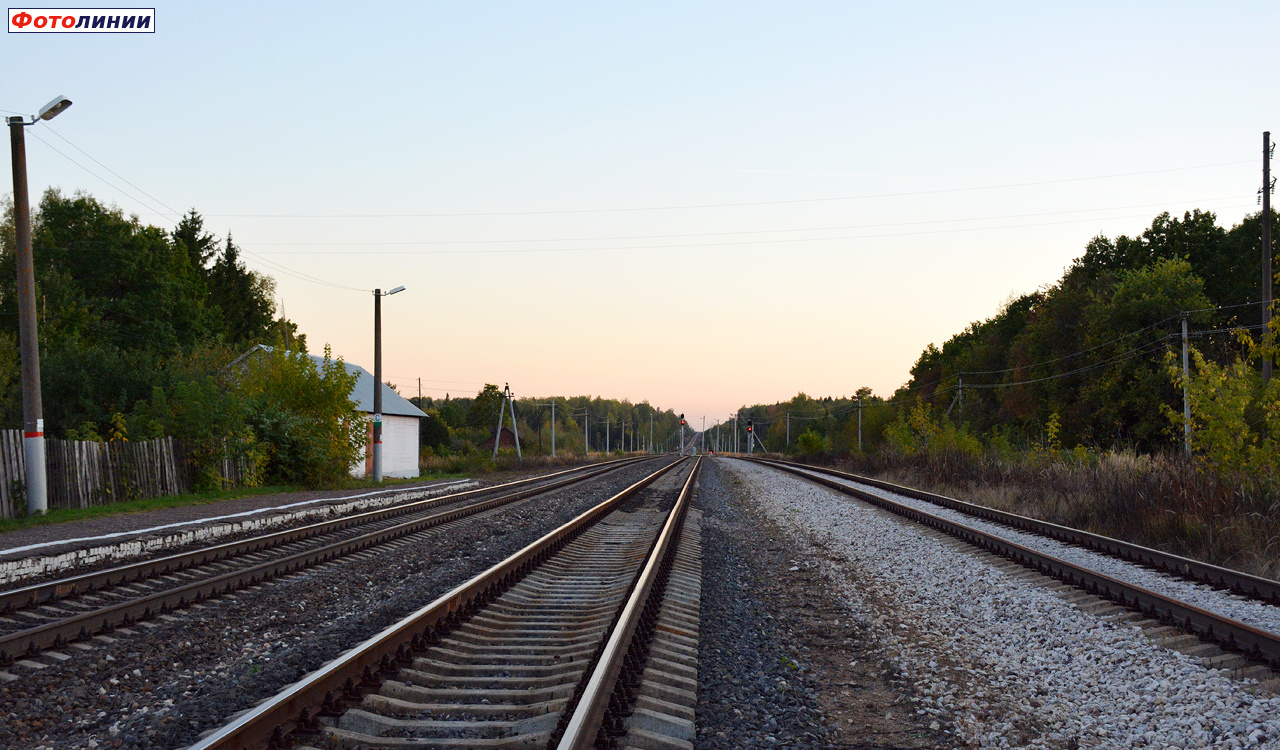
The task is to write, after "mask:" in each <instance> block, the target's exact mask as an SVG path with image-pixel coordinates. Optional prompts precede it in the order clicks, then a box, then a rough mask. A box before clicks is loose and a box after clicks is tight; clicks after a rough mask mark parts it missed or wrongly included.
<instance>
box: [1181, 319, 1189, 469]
mask: <svg viewBox="0 0 1280 750" xmlns="http://www.w3.org/2000/svg"><path fill="white" fill-rule="evenodd" d="M1190 376H1191V368H1190V366H1189V365H1188V364H1187V314H1186V313H1183V314H1182V449H1183V450H1184V451H1185V452H1186V454H1187V458H1190V457H1191V400H1190V396H1189V394H1188V389H1189V388H1190V380H1189V378H1190Z"/></svg>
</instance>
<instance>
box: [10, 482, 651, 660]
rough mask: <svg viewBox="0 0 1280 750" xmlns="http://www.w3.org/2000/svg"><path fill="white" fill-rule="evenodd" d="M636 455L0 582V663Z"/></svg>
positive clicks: (396, 538)
mask: <svg viewBox="0 0 1280 750" xmlns="http://www.w3.org/2000/svg"><path fill="white" fill-rule="evenodd" d="M637 460H645V459H628V460H624V461H616V462H609V463H607V464H604V465H593V466H588V467H583V468H577V469H570V470H566V471H562V472H556V473H554V474H551V475H545V476H541V477H533V478H530V479H525V480H519V481H516V482H510V483H507V484H502V485H498V486H495V487H487V488H481V489H478V490H470V491H467V492H460V493H455V494H452V495H445V496H442V497H437V498H432V499H427V500H420V501H414V502H409V503H404V504H401V505H396V506H393V507H389V508H384V509H381V510H376V511H368V512H364V513H357V514H353V515H349V516H345V517H342V518H338V519H334V520H329V521H323V522H319V523H313V524H308V525H305V526H301V527H298V528H294V529H289V530H285V531H278V532H274V533H269V534H262V535H258V536H254V537H250V538H247V539H242V540H239V541H234V542H226V543H223V544H217V545H213V546H209V547H203V548H200V549H196V550H190V551H184V552H181V553H178V554H173V555H168V556H164V557H159V558H155V559H151V560H144V561H140V562H136V563H132V564H127V565H121V566H117V567H113V568H110V569H107V570H102V571H96V572H91V573H83V574H80V575H75V576H69V577H64V578H59V579H55V580H50V581H46V582H42V583H39V584H35V585H30V586H25V587H20V588H15V589H10V590H7V591H3V592H0V666H7V665H8V664H11V663H13V662H14V661H15V660H19V659H22V658H25V657H28V656H32V655H35V654H38V653H39V652H41V651H43V650H46V649H50V648H57V647H61V646H63V645H65V644H67V643H69V642H72V641H77V640H85V639H88V638H91V637H93V636H95V635H100V634H105V633H109V632H111V631H112V630H113V629H115V628H118V627H127V626H129V625H131V624H134V623H136V622H139V621H142V620H147V619H150V618H153V617H156V616H158V615H163V614H167V613H169V612H170V611H172V610H176V609H181V608H184V607H186V606H189V605H191V604H198V603H201V602H203V601H205V600H207V599H209V598H211V597H216V596H219V595H223V594H226V593H228V592H231V591H236V590H239V589H243V588H245V587H247V586H252V585H255V584H258V583H261V582H263V581H266V580H270V579H272V578H275V577H278V576H281V575H288V574H291V573H295V572H297V571H299V570H302V569H305V568H307V567H310V566H312V565H317V564H321V563H325V562H329V561H331V560H334V559H337V558H339V557H342V556H345V555H350V554H354V553H360V552H363V551H366V550H370V549H372V548H375V547H379V546H383V545H388V544H397V543H399V542H401V541H403V540H406V539H407V538H408V537H410V536H411V535H413V534H418V533H422V532H424V531H427V530H430V529H438V528H441V527H446V526H447V525H449V524H454V523H458V522H460V521H461V520H462V519H464V518H468V517H471V516H475V515H477V514H482V513H488V512H493V511H495V510H496V509H498V508H500V507H503V506H506V505H509V504H511V503H515V502H518V501H521V500H526V499H529V498H532V497H534V496H536V495H541V494H544V493H547V492H551V491H553V490H556V489H559V488H561V487H565V486H568V485H571V484H576V483H579V482H583V481H586V480H588V479H591V478H593V477H597V476H600V475H601V474H604V473H607V472H611V471H614V470H616V469H619V468H622V467H624V466H628V465H632V464H633V463H635V462H636V461H637ZM392 492H394V490H393V491H392Z"/></svg>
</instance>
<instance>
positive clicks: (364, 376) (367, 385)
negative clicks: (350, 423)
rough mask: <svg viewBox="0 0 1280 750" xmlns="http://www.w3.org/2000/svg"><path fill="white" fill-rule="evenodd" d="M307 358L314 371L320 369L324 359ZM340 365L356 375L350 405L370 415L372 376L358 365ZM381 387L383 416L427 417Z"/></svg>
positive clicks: (403, 399)
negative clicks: (314, 368)
mask: <svg viewBox="0 0 1280 750" xmlns="http://www.w3.org/2000/svg"><path fill="white" fill-rule="evenodd" d="M308 356H310V357H311V359H312V360H314V361H315V363H316V369H320V366H321V365H322V364H323V363H324V357H317V356H316V355H314V354H310V355H308ZM342 364H343V365H344V366H345V367H346V368H347V372H354V373H355V374H356V387H355V388H352V389H351V394H350V396H348V398H350V399H351V401H352V403H354V404H355V405H356V408H357V409H359V410H360V411H367V412H369V413H370V414H372V413H373V375H372V374H370V372H369V371H368V370H366V369H364V368H363V367H361V366H360V365H353V364H351V363H350V362H343V363H342ZM381 385H382V413H383V414H394V415H398V416H401V417H425V416H427V415H426V413H425V412H423V411H422V410H421V409H419V408H418V407H416V406H414V405H413V404H411V403H409V401H408V400H407V399H405V397H404V396H401V395H400V394H399V393H396V392H395V391H393V390H391V386H389V385H387V384H386V383H382V384H381Z"/></svg>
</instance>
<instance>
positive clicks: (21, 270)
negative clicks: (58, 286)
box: [9, 117, 49, 515]
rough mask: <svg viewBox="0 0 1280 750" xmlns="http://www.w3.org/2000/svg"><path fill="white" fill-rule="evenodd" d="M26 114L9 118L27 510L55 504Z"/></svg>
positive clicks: (41, 510) (38, 510)
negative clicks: (49, 475) (47, 446)
mask: <svg viewBox="0 0 1280 750" xmlns="http://www.w3.org/2000/svg"><path fill="white" fill-rule="evenodd" d="M26 125H27V124H26V123H25V122H23V119H22V117H10V118H9V143H10V145H11V147H12V150H13V229H14V240H15V244H16V247H15V250H16V254H17V258H16V260H17V265H18V339H19V350H20V352H21V358H22V454H23V458H24V459H25V463H26V474H25V476H24V481H25V483H26V484H25V489H26V494H27V513H29V514H31V515H37V514H40V513H44V512H45V511H47V510H48V509H49V494H48V489H47V486H46V474H45V465H44V405H43V401H42V400H41V397H40V339H39V337H38V332H37V330H36V277H35V260H34V258H33V256H32V251H31V204H30V201H29V199H28V197H27V147H26V139H25V135H24V134H23V132H22V129H23V128H24V127H26Z"/></svg>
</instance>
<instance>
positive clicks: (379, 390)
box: [374, 287, 497, 481]
mask: <svg viewBox="0 0 1280 750" xmlns="http://www.w3.org/2000/svg"><path fill="white" fill-rule="evenodd" d="M403 291H404V287H396V288H394V289H392V291H390V292H383V291H381V289H374V481H383V297H390V296H392V294H399V293H401V292H403ZM494 447H497V443H495V444H494Z"/></svg>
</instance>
